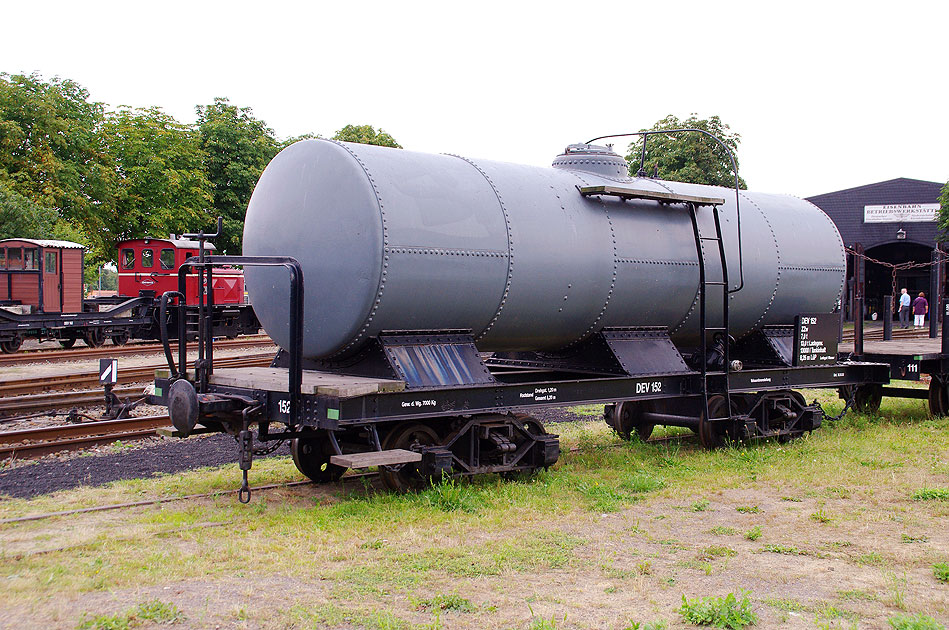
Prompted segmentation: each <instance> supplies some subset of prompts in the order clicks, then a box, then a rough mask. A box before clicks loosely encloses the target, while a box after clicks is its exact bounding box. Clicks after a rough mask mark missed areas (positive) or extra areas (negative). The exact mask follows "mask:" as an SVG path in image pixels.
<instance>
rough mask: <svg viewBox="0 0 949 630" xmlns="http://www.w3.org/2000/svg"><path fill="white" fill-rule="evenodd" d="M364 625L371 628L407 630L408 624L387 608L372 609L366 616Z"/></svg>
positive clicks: (373, 629)
mask: <svg viewBox="0 0 949 630" xmlns="http://www.w3.org/2000/svg"><path fill="white" fill-rule="evenodd" d="M365 627H366V628H371V629H372V630H407V629H408V627H409V626H408V624H407V623H406V622H405V621H403V620H402V619H399V618H398V617H396V616H395V615H394V614H392V613H391V612H389V611H388V610H374V611H372V612H371V613H369V614H368V615H367V616H366V621H365Z"/></svg>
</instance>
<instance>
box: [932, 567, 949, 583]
mask: <svg viewBox="0 0 949 630" xmlns="http://www.w3.org/2000/svg"><path fill="white" fill-rule="evenodd" d="M933 575H934V576H936V579H937V580H939V581H940V582H949V562H937V563H936V564H934V565H933Z"/></svg>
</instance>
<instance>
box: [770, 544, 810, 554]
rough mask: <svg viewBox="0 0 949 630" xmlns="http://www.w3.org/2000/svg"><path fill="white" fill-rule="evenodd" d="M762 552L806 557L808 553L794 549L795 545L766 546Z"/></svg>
mask: <svg viewBox="0 0 949 630" xmlns="http://www.w3.org/2000/svg"><path fill="white" fill-rule="evenodd" d="M762 551H767V552H768V553H780V554H783V555H785V556H806V555H807V552H806V551H802V550H800V549H798V548H797V547H794V546H793V545H765V546H764V548H762Z"/></svg>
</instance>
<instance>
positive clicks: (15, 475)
mask: <svg viewBox="0 0 949 630" xmlns="http://www.w3.org/2000/svg"><path fill="white" fill-rule="evenodd" d="M525 411H529V410H525ZM530 411H532V412H533V415H534V416H535V417H537V418H538V419H540V420H541V421H543V422H544V423H545V424H547V423H550V424H554V423H557V422H567V421H573V420H581V421H590V420H597V419H596V418H591V417H590V416H581V415H577V414H574V413H571V412H570V411H568V410H566V409H547V410H540V409H535V410H530ZM551 432H556V430H555V429H551ZM104 450H105V451H106V452H104V453H88V452H87V454H85V455H79V456H76V455H69V456H67V457H66V458H58V457H49V458H44V459H42V460H40V461H37V462H34V463H30V464H25V465H22V466H16V467H14V468H12V469H9V470H4V471H0V497H2V496H8V497H15V498H29V497H35V496H39V495H42V494H49V493H50V492H56V491H58V490H68V489H70V488H77V487H79V486H100V485H103V484H106V483H109V482H112V481H117V480H120V479H138V478H142V477H151V476H154V475H158V474H169V473H176V472H180V471H182V470H191V469H194V468H200V467H202V466H220V465H223V464H229V463H232V462H236V461H237V444H236V443H235V442H234V438H232V437H231V436H229V435H223V434H215V435H207V436H195V437H192V438H188V439H186V440H172V439H160V438H156V439H154V440H151V441H150V443H148V444H147V445H146V446H142V447H137V448H132V449H129V450H123V451H122V452H118V453H114V452H109V450H108V448H106V449H104ZM289 454H290V446H289V445H288V444H283V445H282V446H281V447H280V448H279V449H277V451H276V452H274V453H273V454H272V455H269V457H281V456H289ZM255 459H259V458H255Z"/></svg>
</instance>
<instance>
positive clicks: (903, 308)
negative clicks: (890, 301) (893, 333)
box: [900, 288, 909, 328]
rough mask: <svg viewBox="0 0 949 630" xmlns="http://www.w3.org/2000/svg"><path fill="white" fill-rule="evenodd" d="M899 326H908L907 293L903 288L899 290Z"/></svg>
mask: <svg viewBox="0 0 949 630" xmlns="http://www.w3.org/2000/svg"><path fill="white" fill-rule="evenodd" d="M900 328H909V293H907V292H906V289H905V288H904V289H902V291H901V292H900Z"/></svg>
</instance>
